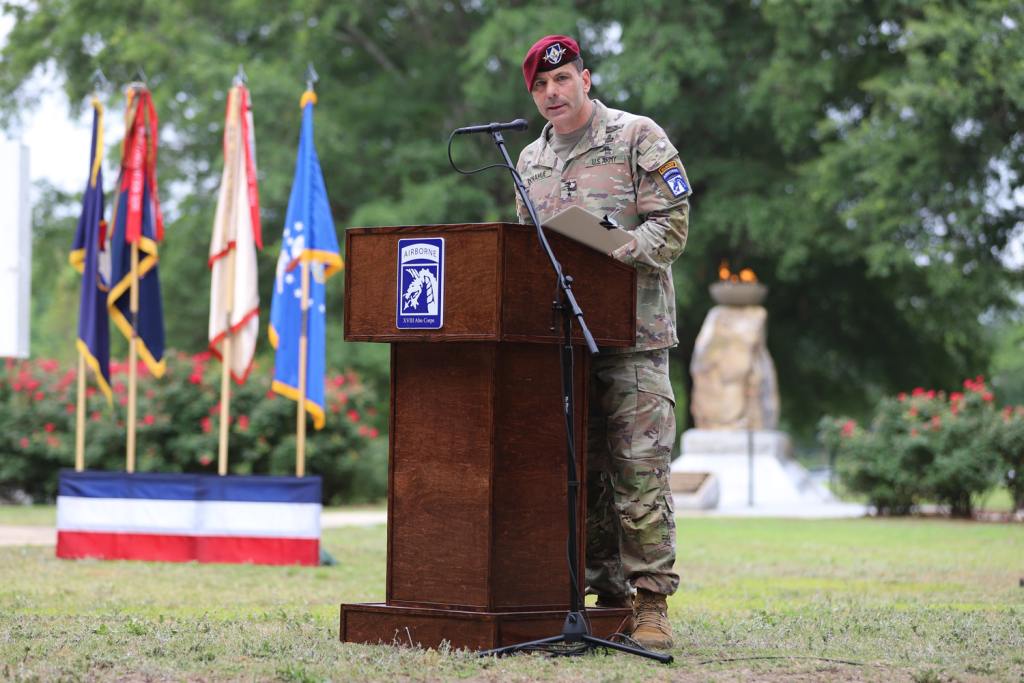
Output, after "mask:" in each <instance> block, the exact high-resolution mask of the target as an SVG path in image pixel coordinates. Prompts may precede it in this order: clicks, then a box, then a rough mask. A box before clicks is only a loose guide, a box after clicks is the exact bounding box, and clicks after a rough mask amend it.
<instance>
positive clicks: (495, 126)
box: [453, 119, 530, 135]
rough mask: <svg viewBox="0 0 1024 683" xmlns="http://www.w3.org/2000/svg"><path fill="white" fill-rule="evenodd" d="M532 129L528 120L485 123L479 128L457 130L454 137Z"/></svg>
mask: <svg viewBox="0 0 1024 683" xmlns="http://www.w3.org/2000/svg"><path fill="white" fill-rule="evenodd" d="M529 127H530V124H529V123H527V121H526V119H516V120H515V121H509V122H508V123H484V124H481V125H479V126H465V127H463V128H456V129H455V132H454V133H453V135H467V134H469V133H497V132H499V131H502V130H526V129H527V128H529Z"/></svg>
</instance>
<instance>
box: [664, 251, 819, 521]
mask: <svg viewBox="0 0 1024 683" xmlns="http://www.w3.org/2000/svg"><path fill="white" fill-rule="evenodd" d="M720 277H721V278H722V279H721V280H720V281H719V282H716V283H715V284H713V285H711V298H712V299H713V300H714V302H715V304H716V305H715V306H714V307H713V308H712V309H711V311H710V312H709V313H708V315H707V318H705V320H704V324H703V325H702V327H701V329H700V333H699V334H698V335H697V341H696V345H695V347H694V351H693V359H692V361H691V364H690V373H691V375H692V377H693V391H692V394H691V407H690V409H691V411H692V413H693V418H694V422H695V424H696V428H695V429H689V430H687V431H686V432H685V433H684V434H683V437H682V444H681V451H682V455H681V456H680V457H679V458H677V459H676V460H675V462H673V463H672V472H673V479H674V480H675V481H678V482H684V481H692V480H694V475H696V474H703V475H705V476H707V477H709V478H711V479H714V480H715V481H716V482H717V487H716V488H717V493H718V495H717V499H714V498H712V497H710V496H708V495H704V496H701V497H694V496H692V495H689V496H688V495H687V494H688V493H689V492H686V491H680V492H679V493H680V495H677V497H676V498H677V504H678V505H679V506H680V507H684V508H685V507H688V506H689V507H700V508H705V509H708V508H713V507H717V508H719V509H729V508H733V509H735V508H742V507H748V508H749V507H755V506H761V507H763V506H769V507H771V506H776V507H777V506H780V505H783V506H784V505H791V504H798V503H801V502H814V503H823V502H828V501H831V500H834V498H833V497H832V494H831V493H830V492H829V491H828V490H827V489H826V488H825V487H824V486H822V485H821V484H820V483H818V482H816V481H814V480H812V479H811V477H810V476H809V473H808V472H807V470H806V469H804V467H802V466H801V465H800V464H799V463H798V462H796V461H795V460H794V459H793V458H792V446H791V444H790V440H789V437H788V436H787V435H786V434H785V433H783V432H780V431H778V426H779V392H778V380H777V378H776V374H775V364H774V363H773V362H772V358H771V355H770V354H769V353H768V344H767V321H768V311H767V310H765V308H764V307H763V306H762V305H761V303H762V302H763V301H764V298H765V296H766V295H767V293H768V289H767V287H765V286H764V285H763V284H761V283H759V282H757V281H756V278H755V277H754V274H753V273H752V272H751V271H741V273H740V274H739V276H735V275H732V274H731V273H729V271H728V267H727V266H726V265H725V264H723V266H722V268H721V269H720Z"/></svg>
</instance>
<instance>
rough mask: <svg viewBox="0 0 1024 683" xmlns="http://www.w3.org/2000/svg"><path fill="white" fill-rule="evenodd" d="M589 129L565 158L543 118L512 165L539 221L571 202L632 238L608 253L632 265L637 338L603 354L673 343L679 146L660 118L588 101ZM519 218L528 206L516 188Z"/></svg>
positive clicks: (680, 206) (682, 201)
mask: <svg viewBox="0 0 1024 683" xmlns="http://www.w3.org/2000/svg"><path fill="white" fill-rule="evenodd" d="M593 102H594V107H595V109H596V111H595V114H594V117H593V120H592V121H591V124H590V129H589V130H588V131H587V132H586V133H585V134H584V136H583V137H582V138H581V139H580V141H579V142H578V143H577V144H576V146H575V147H574V148H573V149H572V151H570V152H569V155H568V160H567V161H565V162H563V161H562V160H561V159H559V158H558V156H557V155H556V154H555V152H554V150H553V149H552V148H551V145H550V143H549V140H548V137H549V135H550V133H551V124H550V123H549V124H547V125H546V126H545V127H544V130H543V131H542V132H541V135H540V137H539V138H537V139H536V140H535V141H533V142H532V143H530V145H529V146H527V147H526V149H524V150H523V151H522V153H521V154H520V155H519V162H518V164H517V169H518V171H519V175H520V176H521V177H522V179H523V183H524V184H525V186H526V190H527V194H529V196H530V199H531V201H532V202H533V204H534V206H535V207H536V209H537V215H538V217H539V218H540V220H541V222H543V221H546V220H548V219H549V218H551V217H552V216H554V215H555V214H557V213H558V212H560V211H562V210H564V209H567V208H569V207H570V206H579V207H580V208H583V209H586V210H588V211H590V212H591V213H593V214H596V215H598V216H602V217H603V216H605V215H608V216H610V217H612V218H614V219H615V221H616V222H617V223H619V225H621V226H622V227H623V229H625V230H627V231H629V232H630V233H632V236H633V238H634V239H633V241H632V242H630V243H629V244H626V245H625V246H623V247H621V248H620V249H617V250H616V251H615V252H614V253H613V254H612V256H613V257H614V258H616V259H617V260H619V261H622V262H623V263H627V264H629V265H632V266H634V267H635V268H636V270H637V307H636V312H637V321H636V322H637V324H636V345H635V346H634V347H633V348H630V349H606V350H602V352H603V353H628V352H635V351H650V350H654V349H664V348H668V347H671V346H675V345H676V344H677V343H678V342H679V339H678V337H677V336H676V296H675V287H674V286H673V284H672V263H673V262H674V261H675V260H676V259H677V258H678V257H679V255H680V254H681V253H682V252H683V249H684V247H685V246H686V235H687V231H688V223H689V202H688V199H687V197H689V196H690V194H691V192H690V184H689V181H688V180H687V178H686V171H685V170H684V169H683V165H682V163H681V162H680V161H679V154H678V152H676V148H675V147H673V146H672V143H671V142H669V140H668V137H667V136H666V135H665V131H663V130H662V129H661V128H660V127H659V126H658V124H656V123H655V122H654V121H652V120H651V119H648V118H646V117H643V116H635V115H633V114H630V113H627V112H624V111H618V110H616V109H609V108H608V107H605V106H604V105H603V104H601V102H599V101H597V100H593ZM516 212H517V213H518V215H519V221H520V222H524V223H529V222H530V218H529V213H528V212H527V210H526V207H525V206H524V205H523V203H522V201H521V200H520V198H519V196H518V194H517V196H516Z"/></svg>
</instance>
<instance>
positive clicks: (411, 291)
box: [396, 237, 444, 330]
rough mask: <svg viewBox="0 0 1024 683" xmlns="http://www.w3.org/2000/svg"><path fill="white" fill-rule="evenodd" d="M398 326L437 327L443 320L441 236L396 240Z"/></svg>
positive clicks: (433, 328) (428, 328)
mask: <svg viewBox="0 0 1024 683" xmlns="http://www.w3.org/2000/svg"><path fill="white" fill-rule="evenodd" d="M396 279H397V281H398V304H397V308H398V310H397V313H396V324H397V326H398V329H400V330H438V329H441V325H442V324H444V238H443V237H419V238H415V239H400V240H398V277H397V278H396Z"/></svg>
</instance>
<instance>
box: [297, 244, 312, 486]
mask: <svg viewBox="0 0 1024 683" xmlns="http://www.w3.org/2000/svg"><path fill="white" fill-rule="evenodd" d="M308 349H309V262H308V261H306V260H303V261H302V330H301V333H300V336H299V406H298V415H297V417H296V425H295V426H296V440H295V476H296V477H304V476H305V475H306V364H307V357H306V356H307V350H308Z"/></svg>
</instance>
